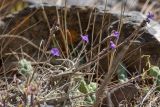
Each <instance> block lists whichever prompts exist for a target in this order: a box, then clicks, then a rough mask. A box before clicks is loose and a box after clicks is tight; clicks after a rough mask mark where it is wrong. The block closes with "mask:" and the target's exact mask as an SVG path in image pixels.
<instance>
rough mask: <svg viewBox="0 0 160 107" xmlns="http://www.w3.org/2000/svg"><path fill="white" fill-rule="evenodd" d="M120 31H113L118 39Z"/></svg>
mask: <svg viewBox="0 0 160 107" xmlns="http://www.w3.org/2000/svg"><path fill="white" fill-rule="evenodd" d="M119 35H120V33H119V32H118V31H115V30H114V31H113V36H114V37H116V38H117V39H118V38H119Z"/></svg>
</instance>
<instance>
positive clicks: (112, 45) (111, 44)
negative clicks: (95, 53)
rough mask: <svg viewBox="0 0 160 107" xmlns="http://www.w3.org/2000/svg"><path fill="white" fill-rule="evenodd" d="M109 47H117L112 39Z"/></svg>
mask: <svg viewBox="0 0 160 107" xmlns="http://www.w3.org/2000/svg"><path fill="white" fill-rule="evenodd" d="M109 47H110V48H111V49H115V48H116V45H115V44H114V43H113V41H110V45H109Z"/></svg>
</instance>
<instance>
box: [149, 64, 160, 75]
mask: <svg viewBox="0 0 160 107" xmlns="http://www.w3.org/2000/svg"><path fill="white" fill-rule="evenodd" d="M149 75H150V76H153V77H158V76H159V75H160V70H159V67H158V66H152V67H151V68H150V69H149Z"/></svg>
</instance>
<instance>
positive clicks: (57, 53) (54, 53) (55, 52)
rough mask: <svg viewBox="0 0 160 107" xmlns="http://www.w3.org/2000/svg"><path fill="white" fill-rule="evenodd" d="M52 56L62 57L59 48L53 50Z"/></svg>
mask: <svg viewBox="0 0 160 107" xmlns="http://www.w3.org/2000/svg"><path fill="white" fill-rule="evenodd" d="M51 54H52V55H53V56H60V52H59V50H58V48H52V49H51Z"/></svg>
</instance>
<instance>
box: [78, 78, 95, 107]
mask: <svg viewBox="0 0 160 107" xmlns="http://www.w3.org/2000/svg"><path fill="white" fill-rule="evenodd" d="M96 89H97V84H96V83H94V82H91V83H90V84H87V83H86V81H85V80H81V81H80V86H79V88H78V90H79V91H80V92H81V93H83V94H89V93H91V94H90V95H88V96H86V97H85V99H84V103H85V104H93V103H94V101H95V100H96V96H95V91H96Z"/></svg>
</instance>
